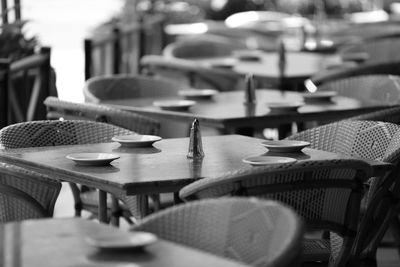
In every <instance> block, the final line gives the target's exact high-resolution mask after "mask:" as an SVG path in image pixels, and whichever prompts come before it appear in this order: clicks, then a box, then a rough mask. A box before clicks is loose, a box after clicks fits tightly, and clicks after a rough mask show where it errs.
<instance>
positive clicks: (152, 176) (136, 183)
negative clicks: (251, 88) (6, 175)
mask: <svg viewBox="0 0 400 267" xmlns="http://www.w3.org/2000/svg"><path fill="white" fill-rule="evenodd" d="M202 141H203V142H202V143H203V149H204V153H205V157H204V158H203V159H202V160H195V161H193V160H189V159H187V157H186V154H187V152H188V146H189V138H175V139H164V140H161V141H159V142H156V143H154V146H153V147H149V148H124V147H121V146H120V144H119V143H115V142H113V143H101V144H88V145H73V146H56V147H41V148H25V149H8V150H0V161H4V162H9V163H13V164H16V165H20V166H23V167H27V168H30V169H36V170H39V171H41V172H43V173H47V174H49V175H50V176H51V177H54V178H59V179H62V180H65V181H70V182H75V183H78V184H83V185H87V186H91V187H95V188H98V189H101V190H104V191H106V192H109V193H112V194H114V195H117V196H118V195H121V194H123V195H134V194H156V193H162V192H177V191H179V190H180V189H181V188H182V187H183V186H185V185H187V184H189V183H191V182H193V181H196V180H198V179H201V178H204V177H217V176H220V175H222V174H224V173H226V172H228V171H235V170H245V169H250V168H254V167H252V166H250V165H249V164H246V163H243V162H242V159H244V158H246V157H250V156H259V155H263V154H265V153H267V149H266V148H265V147H263V146H262V145H261V142H262V141H263V140H261V139H257V138H252V137H246V136H241V135H226V136H207V137H203V138H202ZM83 152H103V153H113V154H117V155H119V156H120V158H119V159H117V160H114V161H113V162H112V163H111V164H110V165H107V166H79V165H76V164H75V163H74V162H73V161H72V160H69V159H67V158H66V157H65V156H66V155H68V154H71V153H83ZM275 156H276V155H275ZM281 156H287V157H293V158H296V159H297V160H326V159H340V158H350V157H348V156H344V155H339V154H335V153H330V152H325V151H320V150H314V149H309V148H305V149H303V151H302V152H301V153H290V154H282V155H281ZM369 163H370V164H371V165H372V166H373V167H374V169H375V170H376V171H377V172H381V171H382V170H386V169H387V168H388V166H389V165H388V164H385V163H382V162H378V161H371V162H369Z"/></svg>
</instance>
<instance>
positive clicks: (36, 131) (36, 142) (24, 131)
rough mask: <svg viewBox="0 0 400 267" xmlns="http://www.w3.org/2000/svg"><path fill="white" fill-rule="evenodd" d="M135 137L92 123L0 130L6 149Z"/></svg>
mask: <svg viewBox="0 0 400 267" xmlns="http://www.w3.org/2000/svg"><path fill="white" fill-rule="evenodd" d="M132 133H133V132H132V131H129V130H127V129H123V128H120V127H117V126H114V125H111V124H107V123H101V122H93V121H73V120H71V121H69V120H65V121H52V120H49V121H29V122H22V123H17V124H13V125H9V126H7V127H5V128H3V129H1V130H0V144H1V145H2V146H3V147H4V148H24V147H42V146H57V145H78V144H93V143H104V142H110V141H111V138H112V137H113V136H115V135H128V134H132Z"/></svg>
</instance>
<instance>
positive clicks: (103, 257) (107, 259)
mask: <svg viewBox="0 0 400 267" xmlns="http://www.w3.org/2000/svg"><path fill="white" fill-rule="evenodd" d="M99 233H100V234H101V235H107V236H109V235H110V236H113V237H115V236H123V235H126V232H124V231H121V230H119V229H117V228H114V227H109V226H106V225H102V224H99V223H95V222H92V221H88V220H84V219H79V218H73V219H47V220H28V221H23V222H15V223H7V224H3V225H0V240H1V242H0V266H3V267H11V266H12V267H24V266H41V267H47V266H48V267H54V266H58V267H63V266H126V267H128V266H135V267H136V266H137V267H139V266H143V267H144V266H149V267H150V266H171V267H173V266H175V267H178V266H182V267H184V266H185V267H186V266H199V267H200V266H232V267H234V266H237V267H239V266H247V265H245V264H242V263H239V262H235V261H232V260H229V259H226V258H222V257H218V256H214V255H212V254H210V253H207V252H204V251H200V250H197V249H193V248H190V247H186V246H183V245H179V244H177V243H173V242H169V241H166V240H158V241H157V242H156V243H154V244H151V245H149V246H147V247H146V248H144V249H143V250H129V249H128V250H116V251H101V250H99V249H97V248H95V247H93V246H91V245H89V244H88V243H87V242H86V241H85V238H86V237H91V236H96V235H98V234H99Z"/></svg>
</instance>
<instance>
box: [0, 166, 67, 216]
mask: <svg viewBox="0 0 400 267" xmlns="http://www.w3.org/2000/svg"><path fill="white" fill-rule="evenodd" d="M60 189H61V182H59V181H56V180H53V179H50V178H49V177H47V176H45V175H42V174H39V173H36V172H32V171H29V170H26V169H23V168H21V167H17V166H14V165H10V164H6V163H0V222H1V223H6V222H10V221H19V220H26V219H34V218H43V217H52V216H53V211H54V205H55V202H56V200H57V197H58V195H59V193H60Z"/></svg>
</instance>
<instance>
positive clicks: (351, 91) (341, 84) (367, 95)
mask: <svg viewBox="0 0 400 267" xmlns="http://www.w3.org/2000/svg"><path fill="white" fill-rule="evenodd" d="M318 91H335V92H337V93H338V95H340V96H346V97H351V98H355V99H357V100H361V101H363V102H367V103H371V104H385V105H395V104H400V76H396V75H361V76H355V77H348V78H343V79H337V80H333V81H330V82H326V83H323V84H321V85H319V86H318Z"/></svg>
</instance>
